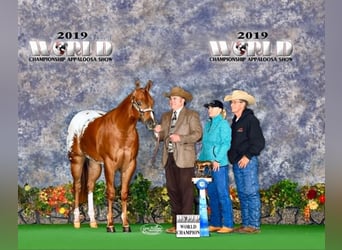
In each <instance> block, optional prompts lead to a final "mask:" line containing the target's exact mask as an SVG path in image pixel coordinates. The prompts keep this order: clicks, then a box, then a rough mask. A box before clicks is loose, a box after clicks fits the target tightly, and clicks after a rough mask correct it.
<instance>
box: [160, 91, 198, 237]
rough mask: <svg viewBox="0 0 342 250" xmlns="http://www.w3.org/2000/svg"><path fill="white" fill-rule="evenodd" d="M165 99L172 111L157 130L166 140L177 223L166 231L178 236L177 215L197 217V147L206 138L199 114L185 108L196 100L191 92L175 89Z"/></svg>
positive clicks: (165, 156)
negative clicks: (195, 202)
mask: <svg viewBox="0 0 342 250" xmlns="http://www.w3.org/2000/svg"><path fill="white" fill-rule="evenodd" d="M164 96H165V97H167V98H169V105H170V108H171V110H170V111H168V112H165V113H164V114H163V115H162V117H161V124H160V125H157V126H156V127H155V129H154V131H155V132H156V136H158V137H159V140H161V141H164V146H163V156H162V164H163V166H164V167H165V178H166V188H167V191H168V195H169V197H170V205H171V214H172V224H173V226H172V227H171V228H169V229H167V230H166V232H168V233H176V216H177V214H193V201H194V193H193V191H194V188H193V183H192V177H193V176H194V164H195V161H196V150H195V145H196V142H198V141H199V140H200V139H201V137H202V125H201V122H200V118H199V114H198V112H196V111H194V110H190V109H188V108H186V107H185V105H186V102H189V101H191V100H192V95H191V94H190V93H189V92H187V91H185V90H184V89H183V88H181V87H174V88H172V89H171V91H170V92H168V93H164Z"/></svg>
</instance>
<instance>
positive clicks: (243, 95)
mask: <svg viewBox="0 0 342 250" xmlns="http://www.w3.org/2000/svg"><path fill="white" fill-rule="evenodd" d="M232 100H244V101H246V102H247V103H248V105H253V104H255V98H254V96H252V95H250V94H248V93H247V92H245V91H243V90H234V91H233V92H232V94H231V95H226V96H225V97H224V101H225V102H229V101H232Z"/></svg>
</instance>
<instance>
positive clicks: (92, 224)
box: [89, 221, 97, 228]
mask: <svg viewBox="0 0 342 250" xmlns="http://www.w3.org/2000/svg"><path fill="white" fill-rule="evenodd" d="M89 226H90V227H91V228H97V223H96V221H93V222H90V224H89Z"/></svg>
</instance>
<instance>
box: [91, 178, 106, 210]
mask: <svg viewBox="0 0 342 250" xmlns="http://www.w3.org/2000/svg"><path fill="white" fill-rule="evenodd" d="M93 197H94V204H95V205H96V206H99V207H100V208H103V207H105V205H106V183H105V181H103V180H100V181H98V182H96V184H95V188H94V195H93Z"/></svg>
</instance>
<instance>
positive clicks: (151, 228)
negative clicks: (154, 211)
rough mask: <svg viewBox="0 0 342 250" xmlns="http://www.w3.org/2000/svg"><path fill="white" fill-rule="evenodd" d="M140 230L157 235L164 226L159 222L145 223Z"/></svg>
mask: <svg viewBox="0 0 342 250" xmlns="http://www.w3.org/2000/svg"><path fill="white" fill-rule="evenodd" d="M140 231H141V232H142V233H143V234H147V235H157V234H161V233H162V232H163V227H162V226H161V225H159V224H145V225H142V226H141V227H140Z"/></svg>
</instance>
